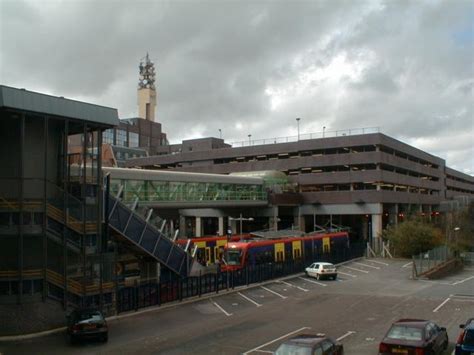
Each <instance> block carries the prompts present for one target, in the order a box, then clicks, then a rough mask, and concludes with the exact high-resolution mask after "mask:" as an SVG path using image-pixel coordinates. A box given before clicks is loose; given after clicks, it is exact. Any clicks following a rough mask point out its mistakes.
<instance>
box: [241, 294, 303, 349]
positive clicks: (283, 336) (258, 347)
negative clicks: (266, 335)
mask: <svg viewBox="0 0 474 355" xmlns="http://www.w3.org/2000/svg"><path fill="white" fill-rule="evenodd" d="M261 287H263V286H261ZM305 329H311V328H310V327H303V328H300V329H297V330H294V331H292V332H290V333H287V334H285V335H282V336H281V337H279V338H276V339H273V340H271V341H269V342H267V343H265V344H262V345H260V346H257V347H256V348H253V349H251V350H248V351H246V352H245V353H243V354H242V355H247V354H250V353H251V352H254V351H258V350H259V349H260V348H263V347H265V346H267V345H270V344H272V343H274V342H276V341H279V340H282V339H285V338H286V337H289V336H290V335H293V334H296V333H299V332H301V331H302V330H305Z"/></svg>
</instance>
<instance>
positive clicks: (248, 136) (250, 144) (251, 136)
mask: <svg viewBox="0 0 474 355" xmlns="http://www.w3.org/2000/svg"><path fill="white" fill-rule="evenodd" d="M248 137H249V146H250V145H251V143H250V137H252V135H251V134H249V135H248Z"/></svg>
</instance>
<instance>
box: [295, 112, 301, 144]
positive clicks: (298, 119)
mask: <svg viewBox="0 0 474 355" xmlns="http://www.w3.org/2000/svg"><path fill="white" fill-rule="evenodd" d="M300 120H301V118H299V117H297V118H296V124H297V125H298V141H299V140H300Z"/></svg>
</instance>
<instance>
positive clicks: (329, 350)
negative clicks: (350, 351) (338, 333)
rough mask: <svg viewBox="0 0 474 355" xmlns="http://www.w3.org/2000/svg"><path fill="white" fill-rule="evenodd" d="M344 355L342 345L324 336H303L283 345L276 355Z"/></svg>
mask: <svg viewBox="0 0 474 355" xmlns="http://www.w3.org/2000/svg"><path fill="white" fill-rule="evenodd" d="M294 354H297V355H343V354H344V348H343V346H342V344H338V343H336V342H334V341H333V340H332V339H331V338H328V337H327V336H325V335H323V334H317V335H311V334H301V335H298V336H296V337H294V338H291V339H288V340H287V341H285V342H284V343H282V344H281V345H280V346H279V347H278V349H277V350H276V352H275V355H294Z"/></svg>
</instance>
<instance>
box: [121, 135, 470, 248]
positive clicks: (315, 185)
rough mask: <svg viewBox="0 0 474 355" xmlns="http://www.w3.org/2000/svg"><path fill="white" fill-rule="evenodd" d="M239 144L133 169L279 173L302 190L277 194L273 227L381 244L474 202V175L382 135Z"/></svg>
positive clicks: (183, 149)
mask: <svg viewBox="0 0 474 355" xmlns="http://www.w3.org/2000/svg"><path fill="white" fill-rule="evenodd" d="M238 145H240V146H239V147H232V146H230V145H228V144H225V143H224V142H223V141H222V140H220V139H216V138H204V139H196V140H188V141H183V144H182V145H181V146H179V145H174V146H171V147H170V148H169V149H168V151H169V153H168V154H162V155H156V156H149V157H144V158H138V159H130V160H128V161H127V162H126V164H125V165H126V166H128V167H135V168H143V169H155V170H162V169H167V170H173V171H183V172H199V173H213V174H234V173H236V172H239V173H245V172H248V173H251V172H255V171H269V170H273V171H279V172H282V173H284V174H285V175H286V176H287V179H288V182H289V184H290V185H293V187H294V189H295V190H296V192H293V193H286V194H285V193H272V194H270V196H269V204H268V208H267V210H265V209H260V211H259V214H260V215H268V216H272V217H271V218H273V220H272V222H271V223H270V225H271V226H273V227H275V228H276V227H277V225H276V222H275V221H277V220H278V219H279V220H280V223H279V225H278V227H280V228H286V227H288V226H289V225H288V224H294V225H296V226H299V228H300V229H302V230H306V231H310V230H313V229H314V228H315V225H320V224H324V223H326V222H327V221H328V220H332V221H333V222H334V221H336V222H337V223H339V224H342V225H347V226H350V227H352V229H353V231H355V232H356V234H358V235H359V236H360V237H361V238H365V239H368V240H371V239H374V241H376V240H377V236H379V235H380V233H381V232H382V230H383V228H385V227H386V226H387V225H388V224H395V223H398V222H399V221H400V220H403V219H404V218H406V217H407V215H409V214H419V215H421V216H426V217H427V218H431V216H432V215H437V214H438V213H439V211H440V207H441V206H442V204H443V203H444V202H445V201H448V200H452V199H457V201H461V203H462V202H463V201H466V200H469V199H470V198H472V197H473V196H474V178H473V177H472V176H470V175H467V174H464V173H461V172H459V171H456V170H454V169H451V168H448V167H447V166H446V162H445V161H444V160H443V159H441V158H439V157H436V156H434V155H431V154H429V153H427V152H424V151H422V150H420V149H417V148H415V147H413V146H410V145H408V144H405V143H403V142H400V141H398V140H396V139H394V138H392V137H389V136H387V135H385V134H383V133H380V132H379V131H378V129H373V128H372V129H355V130H345V131H338V132H323V133H322V134H311V135H309V134H308V135H304V136H303V135H302V136H300V137H288V138H286V137H285V138H275V139H267V140H261V141H255V142H253V141H249V142H241V143H240V144H238ZM162 151H164V152H166V149H165V147H162ZM459 196H463V198H460V199H459V198H458V197H459ZM270 210H271V211H270ZM374 244H377V243H374ZM374 247H375V248H377V247H378V245H374Z"/></svg>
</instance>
